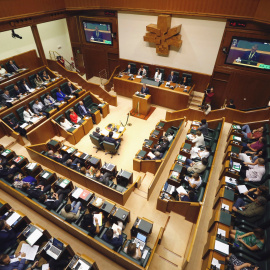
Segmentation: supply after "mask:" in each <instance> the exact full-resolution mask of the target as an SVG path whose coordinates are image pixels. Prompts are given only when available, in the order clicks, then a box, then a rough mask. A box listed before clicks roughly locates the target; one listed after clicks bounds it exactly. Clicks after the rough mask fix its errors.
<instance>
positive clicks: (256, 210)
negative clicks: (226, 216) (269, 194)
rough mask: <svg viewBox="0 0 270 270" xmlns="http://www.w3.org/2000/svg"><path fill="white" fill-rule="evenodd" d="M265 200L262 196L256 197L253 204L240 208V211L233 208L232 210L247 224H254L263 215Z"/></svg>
mask: <svg viewBox="0 0 270 270" xmlns="http://www.w3.org/2000/svg"><path fill="white" fill-rule="evenodd" d="M266 204H267V200H266V198H264V197H263V196H258V198H257V199H255V201H254V202H252V203H249V204H246V205H245V206H242V207H241V209H242V210H238V209H237V208H236V207H235V206H233V208H232V210H233V211H234V212H236V214H237V215H239V216H242V218H244V219H245V220H247V221H249V222H255V221H257V220H259V219H261V218H262V217H263V215H264V213H265V209H266Z"/></svg>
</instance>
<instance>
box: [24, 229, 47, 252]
mask: <svg viewBox="0 0 270 270" xmlns="http://www.w3.org/2000/svg"><path fill="white" fill-rule="evenodd" d="M30 232H31V229H30ZM42 235H43V232H42V231H40V230H39V229H37V228H35V227H34V231H32V233H30V234H28V237H27V238H26V240H25V241H26V242H27V243H28V244H29V245H30V246H31V247H32V246H33V245H34V244H35V243H36V242H37V241H38V239H39V238H40V237H41V236H42Z"/></svg>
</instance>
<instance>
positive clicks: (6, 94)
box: [1, 90, 12, 108]
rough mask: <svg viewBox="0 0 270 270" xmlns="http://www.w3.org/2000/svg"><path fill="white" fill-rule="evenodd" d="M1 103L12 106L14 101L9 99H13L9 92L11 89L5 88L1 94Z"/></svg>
mask: <svg viewBox="0 0 270 270" xmlns="http://www.w3.org/2000/svg"><path fill="white" fill-rule="evenodd" d="M1 98H2V100H1V103H2V105H4V106H7V107H8V108H10V107H12V103H11V102H12V101H9V100H12V97H11V96H10V94H9V91H8V90H5V91H4V93H3V94H2V95H1Z"/></svg>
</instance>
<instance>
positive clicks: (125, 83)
mask: <svg viewBox="0 0 270 270" xmlns="http://www.w3.org/2000/svg"><path fill="white" fill-rule="evenodd" d="M113 81H114V91H115V92H116V93H117V94H119V95H121V96H125V97H129V98H132V96H133V94H134V93H135V92H137V91H139V92H140V91H141V88H142V83H141V80H140V79H134V80H133V81H132V80H128V76H126V75H124V76H123V77H122V78H118V77H114V78H113ZM172 85H175V84H172ZM147 87H148V88H149V91H150V95H151V100H152V103H153V104H156V105H159V106H162V107H166V108H170V109H173V110H177V109H180V108H186V107H187V106H188V102H189V97H190V93H191V92H192V90H193V89H194V87H195V85H193V86H192V88H191V89H190V90H189V93H186V92H183V88H179V87H177V88H175V89H174V90H172V89H170V88H169V87H165V84H162V85H160V86H159V87H157V86H153V85H147ZM178 118H180V117H178Z"/></svg>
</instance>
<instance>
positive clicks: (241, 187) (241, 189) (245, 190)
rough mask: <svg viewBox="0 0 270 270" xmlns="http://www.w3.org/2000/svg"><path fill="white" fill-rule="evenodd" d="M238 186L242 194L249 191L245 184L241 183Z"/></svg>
mask: <svg viewBox="0 0 270 270" xmlns="http://www.w3.org/2000/svg"><path fill="white" fill-rule="evenodd" d="M237 188H238V191H239V193H240V194H242V193H245V192H247V191H248V189H247V187H246V186H245V185H239V186H237Z"/></svg>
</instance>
